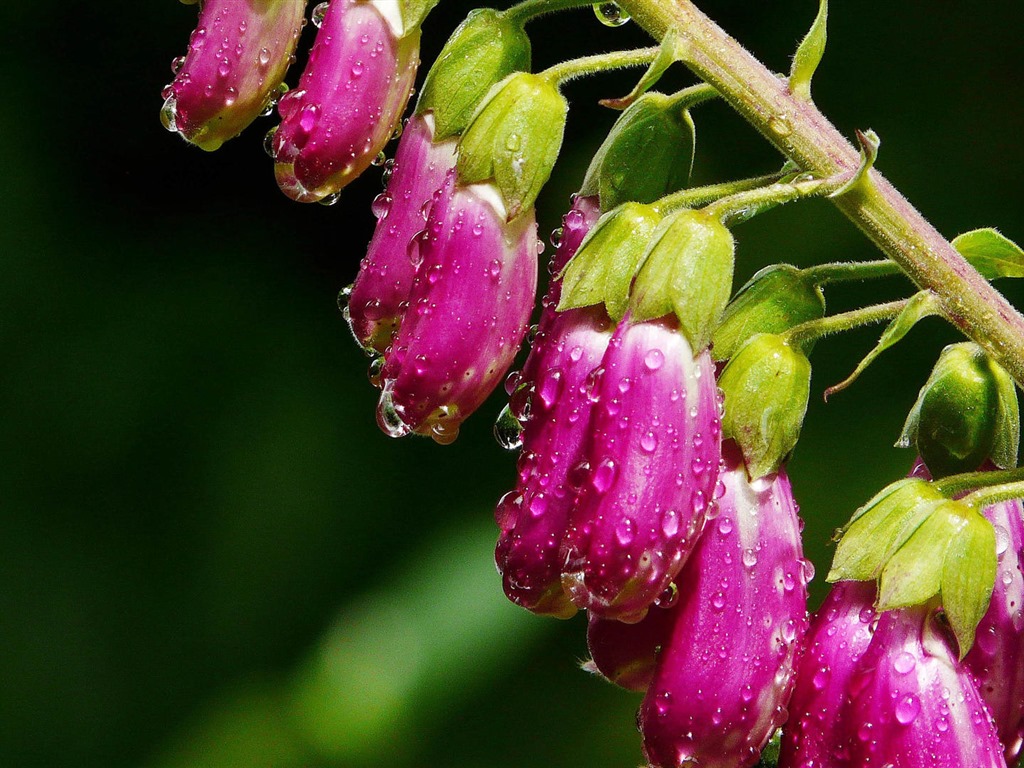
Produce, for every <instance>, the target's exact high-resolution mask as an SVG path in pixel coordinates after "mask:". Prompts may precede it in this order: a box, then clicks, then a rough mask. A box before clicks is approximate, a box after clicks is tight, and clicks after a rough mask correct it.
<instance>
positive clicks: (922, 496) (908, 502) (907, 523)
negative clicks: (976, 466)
mask: <svg viewBox="0 0 1024 768" xmlns="http://www.w3.org/2000/svg"><path fill="white" fill-rule="evenodd" d="M944 501H945V498H944V497H943V496H942V494H941V493H939V492H938V491H937V490H936V489H935V488H934V487H932V486H931V485H930V484H929V483H928V482H927V481H926V480H923V479H921V478H918V477H908V478H904V479H902V480H897V481H896V482H895V483H891V484H890V485H887V486H886V487H885V488H883V489H882V490H881V491H880V492H879V493H877V494H876V495H875V496H874V497H873V498H872V499H871V500H870V501H868V503H867V504H865V505H864V506H863V507H861V508H860V509H858V510H857V511H856V512H855V513H854V515H853V518H852V519H851V520H850V522H849V523H847V525H846V527H845V529H844V531H843V535H842V538H841V539H840V540H839V545H838V546H837V547H836V554H835V556H834V557H833V558H832V569H831V570H830V571H829V574H828V576H827V577H826V581H828V582H835V581H870V580H872V579H877V578H878V576H879V575H880V574H881V573H882V569H883V568H884V567H885V564H886V563H887V562H888V561H889V558H890V557H892V555H893V553H894V552H896V550H898V549H899V548H900V547H901V546H902V545H903V543H904V542H905V541H906V540H907V539H908V538H910V536H911V535H912V534H913V533H914V531H916V530H917V528H918V527H919V526H920V525H921V524H922V523H923V522H924V521H925V519H927V517H928V516H929V515H930V514H931V512H932V510H933V509H934V508H935V507H936V506H938V505H939V504H942V503H943V502H944Z"/></svg>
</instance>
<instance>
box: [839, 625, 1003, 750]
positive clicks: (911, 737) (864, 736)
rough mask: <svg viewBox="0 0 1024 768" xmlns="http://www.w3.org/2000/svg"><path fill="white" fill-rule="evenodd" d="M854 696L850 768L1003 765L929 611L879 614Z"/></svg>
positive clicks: (985, 718) (981, 708) (978, 703)
mask: <svg viewBox="0 0 1024 768" xmlns="http://www.w3.org/2000/svg"><path fill="white" fill-rule="evenodd" d="M850 691H851V694H852V701H851V703H850V707H849V709H848V716H847V717H846V718H845V729H844V730H845V731H846V738H845V749H846V750H848V754H849V765H850V766H856V768H861V767H862V766H878V768H882V766H886V765H890V766H892V768H918V766H920V768H926V767H927V768H968V767H969V768H1005V766H1006V761H1005V760H1004V759H1003V749H1002V747H1001V746H1000V744H999V739H998V737H997V735H996V730H995V727H994V726H993V724H992V719H991V717H989V714H988V712H987V710H986V709H985V705H984V703H983V702H982V700H981V697H980V696H979V694H978V691H977V690H976V689H975V687H974V685H973V684H972V683H971V680H970V677H969V675H968V674H967V672H966V670H964V669H962V668H960V666H959V665H958V664H957V661H956V657H955V656H954V654H953V653H952V651H951V649H950V643H949V641H948V637H947V633H945V632H944V631H943V628H942V627H940V626H938V624H937V622H936V618H935V612H934V610H933V609H930V608H928V607H927V606H916V607H914V608H901V609H897V610H893V611H888V612H886V613H884V614H882V616H881V618H880V619H879V620H878V627H877V628H876V629H875V634H874V637H873V638H872V640H871V644H870V646H869V647H868V649H867V651H866V652H865V653H864V656H863V657H862V658H861V661H860V664H859V665H858V671H857V673H856V674H855V675H854V677H853V679H852V680H851V683H850Z"/></svg>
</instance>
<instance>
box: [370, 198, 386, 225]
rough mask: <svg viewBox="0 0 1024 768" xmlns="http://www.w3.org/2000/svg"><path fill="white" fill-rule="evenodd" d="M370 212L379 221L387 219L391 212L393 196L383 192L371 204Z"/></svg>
mask: <svg viewBox="0 0 1024 768" xmlns="http://www.w3.org/2000/svg"><path fill="white" fill-rule="evenodd" d="M370 211H371V212H372V213H373V215H374V217H375V218H377V219H386V218H387V217H388V213H390V211H391V196H390V195H389V194H388V193H387V192H381V193H380V194H379V195H377V196H376V197H375V198H373V202H372V203H370Z"/></svg>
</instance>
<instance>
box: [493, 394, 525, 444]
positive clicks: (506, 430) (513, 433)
mask: <svg viewBox="0 0 1024 768" xmlns="http://www.w3.org/2000/svg"><path fill="white" fill-rule="evenodd" d="M494 439H495V440H497V441H498V445H500V446H501V447H502V448H504V449H505V450H506V451H517V450H519V449H520V448H522V447H523V425H522V424H520V423H519V419H517V418H516V417H515V416H513V415H512V409H511V408H510V407H509V406H507V405H506V406H505V407H504V408H502V409H501V413H500V414H498V419H497V421H495V422H494Z"/></svg>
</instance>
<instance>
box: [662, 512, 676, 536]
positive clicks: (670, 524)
mask: <svg viewBox="0 0 1024 768" xmlns="http://www.w3.org/2000/svg"><path fill="white" fill-rule="evenodd" d="M661 532H662V533H664V534H665V535H666V536H668V537H669V538H671V537H673V536H675V535H676V534H677V533H679V513H678V512H676V511H675V510H674V509H670V510H668V511H667V512H666V513H665V516H664V517H663V518H662V519H661Z"/></svg>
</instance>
